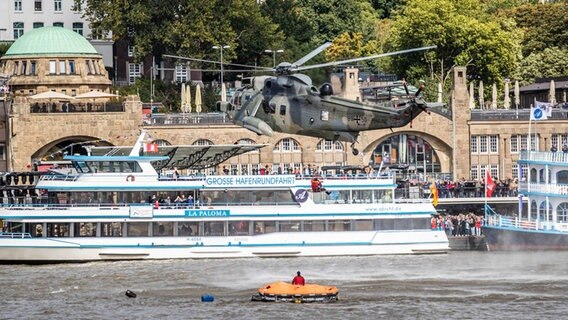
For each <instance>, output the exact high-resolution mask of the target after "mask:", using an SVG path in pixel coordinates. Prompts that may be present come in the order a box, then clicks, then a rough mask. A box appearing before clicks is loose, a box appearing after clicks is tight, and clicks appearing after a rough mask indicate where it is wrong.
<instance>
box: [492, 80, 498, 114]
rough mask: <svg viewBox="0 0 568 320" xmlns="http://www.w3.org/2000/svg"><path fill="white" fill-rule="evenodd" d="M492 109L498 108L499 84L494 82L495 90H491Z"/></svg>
mask: <svg viewBox="0 0 568 320" xmlns="http://www.w3.org/2000/svg"><path fill="white" fill-rule="evenodd" d="M491 109H497V84H496V83H493V91H492V92H491Z"/></svg>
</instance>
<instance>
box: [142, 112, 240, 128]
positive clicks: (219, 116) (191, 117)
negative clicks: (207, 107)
mask: <svg viewBox="0 0 568 320" xmlns="http://www.w3.org/2000/svg"><path fill="white" fill-rule="evenodd" d="M143 123H144V125H146V126H177V125H184V126H188V125H189V126H191V125H227V124H232V123H233V122H232V121H231V120H230V119H229V117H228V116H227V114H225V113H168V114H164V113H157V114H156V113H154V114H151V115H150V116H149V117H146V118H144V121H143Z"/></svg>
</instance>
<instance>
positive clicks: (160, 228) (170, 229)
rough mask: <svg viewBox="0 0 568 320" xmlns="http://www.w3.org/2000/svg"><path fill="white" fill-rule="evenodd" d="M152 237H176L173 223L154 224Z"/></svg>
mask: <svg viewBox="0 0 568 320" xmlns="http://www.w3.org/2000/svg"><path fill="white" fill-rule="evenodd" d="M152 235H154V236H155V237H172V236H173V235H174V223H173V222H154V223H152Z"/></svg>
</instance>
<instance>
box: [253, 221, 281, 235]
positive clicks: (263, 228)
mask: <svg viewBox="0 0 568 320" xmlns="http://www.w3.org/2000/svg"><path fill="white" fill-rule="evenodd" d="M272 232H276V221H257V222H255V223H254V234H263V233H272Z"/></svg>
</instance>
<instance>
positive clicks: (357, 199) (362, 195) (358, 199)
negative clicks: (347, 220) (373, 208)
mask: <svg viewBox="0 0 568 320" xmlns="http://www.w3.org/2000/svg"><path fill="white" fill-rule="evenodd" d="M372 194H373V191H372V190H353V202H354V203H371V199H372Z"/></svg>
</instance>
